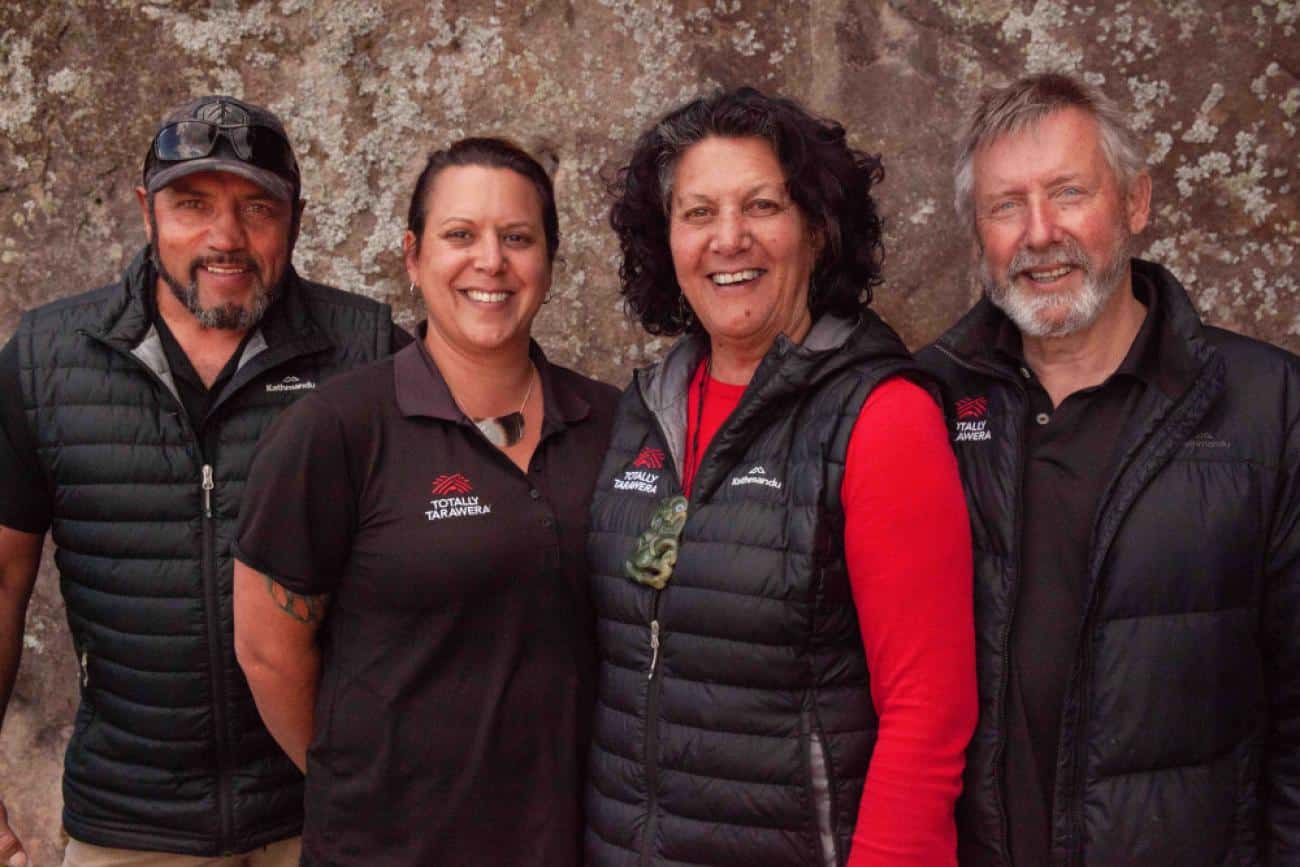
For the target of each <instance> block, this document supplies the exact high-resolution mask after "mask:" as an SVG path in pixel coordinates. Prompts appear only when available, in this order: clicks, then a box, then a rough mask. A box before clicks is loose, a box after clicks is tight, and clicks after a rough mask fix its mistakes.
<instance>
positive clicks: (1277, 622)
mask: <svg viewBox="0 0 1300 867" xmlns="http://www.w3.org/2000/svg"><path fill="white" fill-rule="evenodd" d="M1284 448H1285V451H1284V454H1283V457H1282V462H1281V467H1280V473H1281V477H1280V479H1279V486H1278V497H1277V499H1276V501H1275V502H1276V511H1275V513H1274V516H1273V523H1272V535H1271V538H1270V540H1269V550H1268V557H1267V561H1266V573H1265V580H1266V582H1267V583H1266V586H1265V597H1264V617H1263V630H1264V661H1265V665H1266V666H1267V672H1268V676H1269V698H1270V704H1271V724H1270V731H1269V735H1268V738H1269V739H1268V744H1267V748H1266V753H1265V756H1264V779H1263V794H1264V810H1265V823H1266V825H1265V827H1266V834H1267V840H1268V843H1267V851H1268V853H1269V860H1268V863H1270V864H1278V865H1281V864H1300V419H1297V418H1292V419H1290V420H1289V427H1288V429H1287V436H1286V441H1285V444H1284Z"/></svg>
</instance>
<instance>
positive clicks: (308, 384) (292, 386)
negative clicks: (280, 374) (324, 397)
mask: <svg viewBox="0 0 1300 867" xmlns="http://www.w3.org/2000/svg"><path fill="white" fill-rule="evenodd" d="M315 388H316V383H315V382H313V381H312V380H310V379H299V378H298V377H296V376H286V377H285V378H284V379H282V380H280V381H279V382H268V383H267V384H266V390H267V391H268V392H276V391H312V390H314V389H315Z"/></svg>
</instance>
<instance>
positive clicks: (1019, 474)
mask: <svg viewBox="0 0 1300 867" xmlns="http://www.w3.org/2000/svg"><path fill="white" fill-rule="evenodd" d="M937 348H938V350H939V351H940V352H942V353H943V354H944V355H946V356H948V357H949V358H950V359H952V360H953V362H955V363H956V364H957V365H958V366H960V367H964V368H966V369H967V370H970V371H973V372H975V373H980V374H984V375H986V376H992V377H993V378H995V379H1000V380H1002V381H1003V382H1008V383H1010V384H1011V385H1012V387H1013V388H1014V389H1015V391H1016V392H1017V393H1018V394H1019V396H1020V400H1021V406H1020V421H1019V424H1018V425H1017V433H1018V434H1019V439H1018V441H1017V443H1016V444H1017V446H1018V447H1019V450H1020V455H1019V457H1020V460H1019V461H1018V462H1017V463H1016V478H1015V486H1014V488H1013V489H1014V491H1015V496H1014V498H1013V499H1014V502H1013V506H1012V524H1011V545H1012V546H1013V548H1012V556H1011V557H1010V560H1011V563H1012V566H1013V568H1014V569H1015V574H1014V575H1013V576H1012V581H1011V588H1010V589H1011V597H1010V599H1009V600H1008V602H1009V606H1008V613H1007V625H1006V626H1005V627H1004V628H1003V630H1002V635H1001V636H1000V641H999V642H998V647H999V653H1000V655H1001V658H1002V662H1003V670H1004V672H1005V675H1004V677H1003V678H1002V684H1001V686H1000V687H998V695H997V706H998V712H999V716H1000V719H1001V722H1002V725H1000V726H999V730H998V739H997V743H995V744H994V745H993V782H994V786H993V803H994V804H996V805H997V808H998V821H999V824H1000V827H1001V829H1002V839H1001V840H1000V841H999V843H1000V845H1001V849H1002V851H1001V852H1000V853H999V854H1000V855H1001V856H1002V860H1003V862H1004V863H1007V864H1010V863H1011V850H1010V840H1011V817H1010V816H1008V815H1007V805H1006V798H1005V796H1004V795H1003V787H1004V786H1005V785H1006V780H1005V774H1004V773H1003V771H1002V757H1003V754H1004V753H1005V752H1006V746H1007V736H1006V730H1007V727H1006V719H1007V685H1008V683H1009V682H1010V680H1011V674H1010V671H1011V630H1012V627H1013V626H1014V625H1015V619H1016V607H1017V605H1018V604H1019V600H1020V577H1021V562H1020V558H1021V554H1022V552H1021V545H1020V532H1021V528H1020V522H1021V520H1022V519H1023V515H1022V509H1021V500H1022V493H1023V492H1022V488H1023V487H1024V483H1025V418H1024V416H1025V412H1024V401H1025V400H1026V399H1027V397H1028V395H1027V394H1026V393H1025V387H1024V384H1023V383H1022V382H1021V381H1020V380H1018V379H1016V377H1015V376H1014V375H1012V374H1008V373H1007V372H1006V371H1003V370H999V369H998V368H996V367H992V366H987V365H982V364H975V363H973V362H970V361H967V360H966V359H964V358H960V357H958V356H957V355H956V354H955V353H953V352H952V351H951V350H949V349H948V348H947V347H945V346H938V347H937Z"/></svg>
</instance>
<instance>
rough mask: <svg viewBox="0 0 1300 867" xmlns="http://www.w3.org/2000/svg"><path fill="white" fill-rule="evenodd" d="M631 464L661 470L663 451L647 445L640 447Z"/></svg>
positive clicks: (646, 468)
mask: <svg viewBox="0 0 1300 867" xmlns="http://www.w3.org/2000/svg"><path fill="white" fill-rule="evenodd" d="M632 466H634V467H636V468H637V469H642V470H662V469H663V468H664V453H663V450H662V449H652V448H650V447H649V446H647V447H646V448H643V449H641V452H640V454H638V455H637V456H636V460H634V461H632Z"/></svg>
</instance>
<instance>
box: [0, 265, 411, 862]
mask: <svg viewBox="0 0 1300 867" xmlns="http://www.w3.org/2000/svg"><path fill="white" fill-rule="evenodd" d="M153 288H154V272H153V269H152V267H150V265H149V264H148V261H147V258H146V257H144V256H143V254H142V255H141V256H139V257H137V258H136V260H135V261H134V262H133V263H132V264H131V266H130V267H129V269H128V271H127V273H126V275H125V277H124V279H123V281H121V282H119V283H116V284H114V285H111V286H107V287H104V288H103V289H99V290H96V291H93V292H90V293H87V294H85V295H81V296H78V297H76V298H71V299H67V300H64V301H58V302H55V303H53V304H49V305H46V306H45V307H42V308H40V309H38V310H35V311H32V312H31V313H28V314H26V315H25V316H24V317H23V319H22V322H21V323H20V325H19V327H18V332H17V333H16V335H15V340H16V341H17V345H18V357H19V365H20V377H21V382H22V392H23V404H24V407H25V409H26V412H27V418H28V422H29V426H30V429H31V431H32V434H33V436H34V437H35V440H36V445H37V448H38V454H39V457H40V461H41V464H42V467H43V468H44V471H45V473H46V475H47V477H48V478H49V480H50V483H51V485H52V489H53V492H54V497H53V503H54V514H53V523H52V525H51V531H52V534H53V538H54V542H55V544H56V545H57V546H58V551H57V554H56V560H57V563H58V568H59V573H60V576H61V582H62V589H63V596H64V601H65V602H66V604H67V612H68V625H69V626H70V627H71V631H72V640H73V643H74V645H75V647H76V652H77V657H78V659H79V661H80V664H81V685H82V689H81V705H80V707H79V708H78V710H77V717H76V725H75V728H74V731H73V734H72V740H71V742H70V743H69V744H68V752H67V758H66V762H65V766H64V779H63V797H64V816H63V818H64V826H65V827H66V829H67V831H68V833H69V834H70V835H71V836H73V837H74V838H76V839H78V840H81V841H84V842H88V843H94V844H98V845H101V846H112V847H120V848H128V849H147V850H158V851H164V852H176V853H182V854H188V855H203V856H214V855H219V854H223V853H231V852H243V851H248V850H250V849H254V848H256V847H258V846H261V845H264V844H266V843H269V842H272V841H275V840H279V839H282V838H285V837H289V836H293V835H295V834H297V833H298V832H299V829H300V828H301V825H302V778H301V775H299V773H298V771H297V769H296V768H294V767H293V765H292V764H291V763H290V762H289V760H288V758H286V757H285V755H284V754H283V753H282V752H281V751H280V748H279V747H278V746H277V745H276V743H275V742H274V741H273V740H272V739H271V736H270V735H269V734H268V733H267V731H266V729H265V728H264V727H263V725H262V721H261V718H260V717H259V716H258V713H257V709H256V708H255V707H254V705H253V699H252V696H251V695H250V694H249V690H248V685H247V683H246V682H245V680H244V677H243V674H242V672H241V671H240V669H239V666H238V665H237V664H236V663H235V655H234V648H233V642H232V619H231V597H230V593H231V572H232V562H231V557H230V544H231V540H232V538H233V535H234V531H235V518H236V511H237V509H238V506H239V498H240V494H241V492H242V491H243V487H244V479H245V474H246V473H247V470H248V464H249V460H250V458H251V456H252V452H253V446H254V444H255V443H256V442H257V439H258V437H259V436H260V435H261V433H262V431H263V430H264V429H265V428H266V427H267V425H269V424H270V423H271V421H272V420H273V419H274V418H275V416H276V415H277V414H279V412H280V411H281V410H282V409H284V407H286V406H288V405H289V404H290V403H292V402H293V401H294V400H296V399H297V398H299V397H301V396H302V395H303V394H305V393H307V392H308V391H310V390H312V389H314V388H315V387H316V385H317V384H319V383H320V382H322V381H323V380H325V379H326V378H328V377H330V376H331V375H333V374H335V373H337V372H340V371H342V370H346V369H348V368H352V367H356V366H357V365H360V364H364V363H366V362H369V361H371V360H374V359H377V358H380V357H382V356H385V355H387V354H388V353H389V352H390V351H391V350H392V348H393V346H392V342H393V337H394V330H393V326H392V322H391V313H390V311H389V308H388V306H387V305H383V304H378V303H376V302H374V301H371V300H368V299H365V298H362V297H360V296H357V295H353V294H350V293H346V292H340V291H338V290H337V289H330V288H327V287H325V286H319V285H316V284H314V283H309V282H307V281H305V280H301V279H299V278H298V277H297V276H296V275H294V274H292V273H290V274H289V275H288V277H287V279H286V285H285V291H284V293H283V295H282V297H281V298H280V299H279V300H278V301H276V303H275V304H273V305H272V307H271V308H270V310H269V311H268V313H267V316H266V318H265V319H264V320H263V322H262V324H261V326H260V327H259V331H258V333H256V334H254V336H253V337H252V338H251V339H250V340H249V342H248V343H247V345H246V350H245V352H244V355H243V359H242V362H241V366H240V368H239V370H238V372H237V373H236V374H235V375H234V377H233V379H232V380H231V381H230V383H229V385H228V387H227V388H226V390H225V391H224V392H223V395H222V397H221V398H220V399H219V400H218V401H217V402H216V403H215V404H214V405H213V407H212V409H211V411H210V413H209V416H208V421H207V428H206V432H205V435H204V440H205V441H206V442H207V444H208V446H209V449H208V451H207V452H206V453H205V452H204V450H203V447H202V446H201V444H200V442H199V440H198V438H197V437H196V435H195V431H194V428H193V426H192V425H191V423H190V422H189V420H188V418H187V416H186V414H185V412H184V410H183V409H182V408H181V404H180V401H179V400H178V398H177V397H176V394H175V385H174V382H173V381H172V379H171V376H170V373H169V372H168V370H167V363H166V357H165V355H164V353H163V351H162V347H161V343H160V341H159V337H158V334H157V331H156V329H155V328H154V327H153V326H152V325H151V323H150V319H149V314H148V308H147V306H146V304H145V293H147V292H152V291H153Z"/></svg>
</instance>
